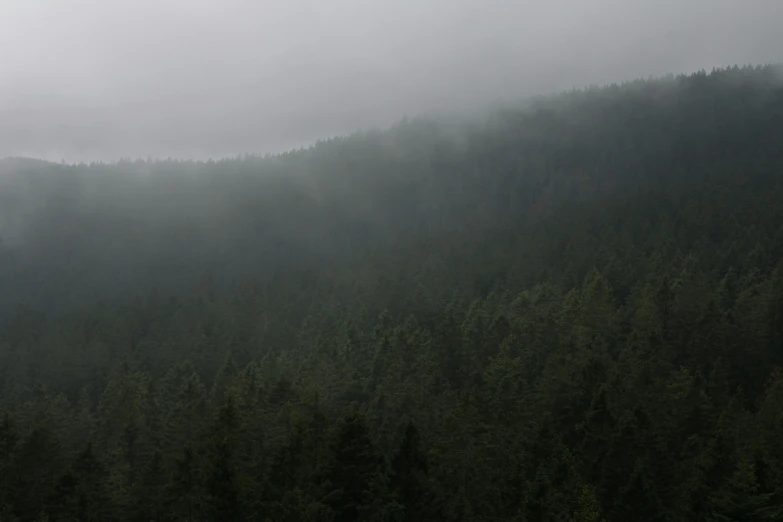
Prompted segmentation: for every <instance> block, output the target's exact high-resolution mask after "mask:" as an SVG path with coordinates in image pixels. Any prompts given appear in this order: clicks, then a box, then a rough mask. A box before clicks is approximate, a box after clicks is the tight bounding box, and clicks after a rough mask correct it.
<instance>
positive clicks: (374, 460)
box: [323, 415, 382, 522]
mask: <svg viewBox="0 0 783 522" xmlns="http://www.w3.org/2000/svg"><path fill="white" fill-rule="evenodd" d="M332 458H333V461H332V462H331V465H330V467H329V469H328V471H327V473H326V478H327V483H326V487H327V495H326V497H325V498H324V500H323V502H324V503H325V504H327V505H328V506H330V507H331V508H332V509H333V510H334V512H335V518H334V520H335V522H354V521H358V520H363V518H362V517H361V513H362V508H364V507H365V506H366V505H368V504H370V503H371V502H372V500H373V498H372V495H373V494H374V495H377V494H378V492H377V491H373V485H374V482H375V481H376V480H378V475H379V474H381V473H382V467H381V466H382V459H381V456H380V455H379V454H378V452H377V450H376V448H375V445H374V444H373V441H372V439H371V438H370V434H369V430H368V428H367V424H366V421H365V419H364V417H363V416H361V415H349V416H347V417H345V419H344V420H343V423H342V425H341V426H340V429H339V431H338V433H337V440H336V442H335V444H334V447H333V457H332Z"/></svg>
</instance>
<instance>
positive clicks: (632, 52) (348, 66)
mask: <svg viewBox="0 0 783 522" xmlns="http://www.w3.org/2000/svg"><path fill="white" fill-rule="evenodd" d="M782 60H783V1H780V0H747V1H744V0H646V1H641V0H571V1H565V0H547V1H544V0H536V1H529V0H516V1H512V0H505V1H504V0H472V1H468V0H364V1H359V0H277V1H270V0H255V1H253V0H82V1H78V0H24V1H20V0H0V64H2V66H0V156H5V155H29V156H35V157H44V158H48V159H56V160H59V159H60V158H61V157H64V158H65V159H66V160H69V161H76V160H90V159H116V158H118V157H122V156H134V157H135V156H142V157H143V156H147V155H152V156H168V155H172V156H178V157H183V156H186V157H205V156H222V155H231V154H236V153H241V152H266V151H276V150H280V149H282V148H287V147H291V146H296V145H298V144H301V143H306V142H308V141H311V140H313V139H315V138H319V137H325V136H329V135H333V134H336V133H344V132H349V131H352V130H355V129H357V128H359V127H367V126H374V125H386V124H388V123H389V122H391V121H392V120H395V119H398V118H400V117H402V116H403V115H406V114H407V115H413V114H418V113H421V112H424V111H430V110H453V109H454V108H455V107H458V108H465V107H474V106H478V105H481V104H485V103H492V102H494V101H498V100H509V99H515V98H519V97H522V96H525V95H527V94H531V93H540V92H547V91H551V90H558V89H567V88H570V87H572V86H574V85H584V84H589V83H605V82H608V81H613V80H622V79H630V78H634V77H638V76H646V75H648V74H661V73H666V72H684V71H691V70H695V69H698V68H702V67H704V68H707V69H709V68H711V67H713V66H721V65H732V64H735V63H738V64H743V63H750V62H753V63H764V62H779V61H782Z"/></svg>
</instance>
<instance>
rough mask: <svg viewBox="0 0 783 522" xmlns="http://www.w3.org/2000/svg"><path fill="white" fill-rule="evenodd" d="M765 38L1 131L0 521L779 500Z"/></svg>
mask: <svg viewBox="0 0 783 522" xmlns="http://www.w3.org/2000/svg"><path fill="white" fill-rule="evenodd" d="M781 144H783V69H781V67H779V66H752V67H751V66H747V67H730V68H726V69H716V70H713V71H712V72H710V73H707V72H704V71H700V72H698V73H695V74H690V75H680V76H669V77H663V78H657V79H649V80H639V81H634V82H629V83H626V84H622V85H609V86H603V87H593V88H588V89H581V90H574V91H572V92H567V93H561V94H557V95H553V96H547V97H542V98H537V99H531V100H528V101H527V102H526V103H525V104H521V105H519V106H517V107H505V108H503V109H501V110H498V111H496V112H495V113H492V114H487V115H485V116H484V117H481V118H478V117H476V118H473V119H471V120H468V121H446V120H434V119H425V118H415V119H412V120H404V121H401V122H399V123H398V124H396V125H394V126H393V127H391V128H389V129H385V130H376V131H365V132H357V133H356V134H353V135H350V136H345V137H337V138H332V139H328V140H325V141H322V142H319V143H317V144H315V145H314V146H312V147H309V148H306V149H301V150H296V151H291V152H289V153H285V154H279V155H270V156H264V157H255V156H246V157H240V158H233V159H225V160H220V161H206V162H192V161H180V160H171V159H170V160H127V161H121V162H118V163H114V164H97V163H96V164H91V165H85V164H78V165H65V164H53V163H46V162H40V161H35V160H30V159H24V158H8V159H5V160H2V161H0V520H2V521H5V520H9V521H17V520H18V521H26V520H50V521H55V520H58V521H59V520H63V521H65V520H101V521H114V520H117V521H123V520H131V521H149V520H220V521H232V520H259V521H266V520H269V521H299V520H313V521H315V520H317V521H354V520H378V521H380V520H389V521H391V520H410V521H418V520H422V521H423V520H445V521H501V520H503V521H506V520H515V521H529V522H532V521H545V520H552V521H574V522H576V521H580V522H581V521H593V522H597V521H601V520H603V521H606V522H613V521H618V522H621V521H628V520H649V521H709V522H712V521H715V522H717V521H732V520H737V521H739V520H742V521H756V520H759V521H761V520H781V519H782V518H783V449H781V446H780V443H779V441H780V440H781V438H782V437H783V413H782V412H783V378H781V376H782V372H781V367H782V366H783V205H782V204H781V201H783V147H782V146H781Z"/></svg>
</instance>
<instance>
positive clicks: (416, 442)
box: [390, 421, 431, 522]
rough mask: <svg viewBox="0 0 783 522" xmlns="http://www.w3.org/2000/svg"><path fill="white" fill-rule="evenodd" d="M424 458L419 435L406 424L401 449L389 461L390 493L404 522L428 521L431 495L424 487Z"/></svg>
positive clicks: (425, 479) (426, 465)
mask: <svg viewBox="0 0 783 522" xmlns="http://www.w3.org/2000/svg"><path fill="white" fill-rule="evenodd" d="M428 471H429V469H428V464H427V457H426V455H425V454H424V451H423V449H422V447H421V439H420V437H419V432H418V430H417V429H416V426H414V424H413V422H411V421H408V424H407V425H406V427H405V434H404V435H403V437H402V441H401V442H400V447H399V449H398V450H397V453H396V454H395V455H394V458H393V459H392V462H391V481H390V486H391V490H392V492H393V493H394V495H395V497H396V498H397V500H398V502H399V503H400V504H401V505H402V507H403V509H404V510H405V511H404V512H405V520H410V521H414V522H415V521H419V520H428V515H429V513H428V501H429V500H430V495H431V493H430V492H429V487H428V484H427V474H428Z"/></svg>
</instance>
